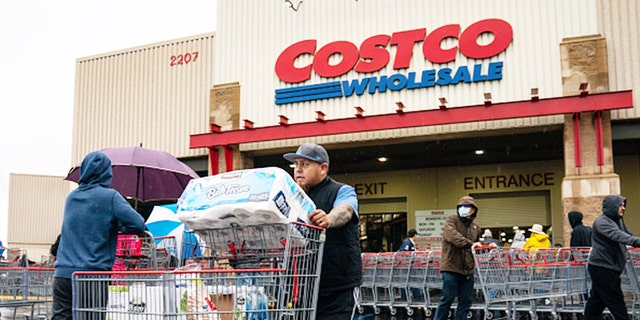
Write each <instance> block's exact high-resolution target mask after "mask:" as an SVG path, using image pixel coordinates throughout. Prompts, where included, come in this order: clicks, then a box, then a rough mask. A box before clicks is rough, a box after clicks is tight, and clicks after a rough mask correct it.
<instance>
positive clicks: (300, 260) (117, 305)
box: [72, 223, 325, 320]
mask: <svg viewBox="0 0 640 320" xmlns="http://www.w3.org/2000/svg"><path fill="white" fill-rule="evenodd" d="M197 232H198V234H199V235H200V237H201V238H202V239H203V240H204V242H205V243H206V244H207V246H209V247H210V248H211V249H214V250H213V251H211V261H213V263H214V264H213V267H209V266H208V265H202V264H194V265H188V266H185V267H183V268H179V269H176V270H173V271H166V270H165V271H161V270H158V271H154V270H148V271H118V272H115V271H114V272H76V273H74V275H73V280H72V281H73V285H74V293H77V294H74V301H73V312H74V318H78V319H86V318H106V319H111V320H118V319H141V320H142V319H145V320H147V319H165V318H179V319H187V320H218V319H220V320H231V319H245V320H253V319H274V320H275V319H301V320H302V319H314V318H315V307H316V304H317V297H318V284H319V280H320V271H321V262H322V252H323V248H324V238H325V231H324V229H322V228H317V227H314V226H309V225H303V224H298V223H291V224H269V225H260V226H233V227H229V228H222V229H208V230H198V231H197ZM303 234H304V236H303Z"/></svg>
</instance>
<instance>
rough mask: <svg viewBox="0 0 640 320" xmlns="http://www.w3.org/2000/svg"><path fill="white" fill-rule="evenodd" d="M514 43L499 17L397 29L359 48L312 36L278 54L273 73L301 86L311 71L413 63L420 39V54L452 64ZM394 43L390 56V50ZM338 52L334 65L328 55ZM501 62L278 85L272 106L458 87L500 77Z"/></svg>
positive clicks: (332, 73)
mask: <svg viewBox="0 0 640 320" xmlns="http://www.w3.org/2000/svg"><path fill="white" fill-rule="evenodd" d="M486 33H490V34H492V35H493V40H492V41H491V43H488V44H486V45H481V44H479V43H478V39H479V37H480V36H481V35H483V34H486ZM450 38H452V39H456V40H457V46H453V47H451V48H442V43H443V41H444V40H445V39H450ZM512 41H513V29H512V27H511V25H510V24H509V23H508V22H506V21H504V20H500V19H485V20H480V21H477V22H475V23H473V24H471V25H470V26H468V27H467V28H465V29H464V30H462V28H461V26H460V25H459V24H449V25H445V26H442V27H439V28H437V29H435V30H433V31H431V32H429V33H427V29H426V28H422V29H414V30H406V31H399V32H395V33H393V34H392V35H386V34H381V35H374V36H371V37H369V38H367V39H365V40H364V41H363V42H362V43H361V44H360V46H357V45H356V44H354V43H351V42H349V41H335V42H331V43H328V44H325V45H324V46H322V47H321V48H319V49H318V48H317V47H318V41H317V40H315V39H309V40H303V41H300V42H296V43H294V44H292V45H290V46H289V47H288V48H286V49H285V50H284V51H283V52H282V53H281V54H280V56H279V57H278V59H277V61H276V65H275V72H276V75H277V76H278V78H279V79H280V80H281V81H283V82H286V83H290V84H299V83H303V82H305V81H307V80H309V79H311V76H312V74H315V75H317V76H319V77H322V78H327V79H330V78H336V77H340V76H343V75H346V74H347V73H350V72H355V73H358V74H370V73H373V72H377V71H380V70H382V69H384V68H386V67H387V66H388V65H389V63H392V64H393V70H403V69H408V68H409V67H411V58H412V57H413V55H414V54H416V53H415V52H414V48H415V47H416V45H417V44H420V43H422V53H421V54H422V56H423V57H424V59H425V60H426V61H429V62H431V63H433V64H445V63H450V62H455V61H456V58H457V57H458V55H459V54H460V55H463V56H465V57H467V58H469V59H477V60H482V59H487V58H491V57H494V56H496V55H498V54H500V53H502V52H503V51H505V50H506V49H507V48H508V47H509V45H510V44H511V42H512ZM391 46H393V47H395V55H394V56H393V57H392V56H391V52H390V50H389V48H390V47H391ZM306 55H310V56H312V57H313V60H312V63H311V64H308V65H305V66H301V67H297V66H296V60H298V59H299V58H300V57H303V56H306ZM333 56H340V57H341V60H340V61H339V62H337V63H335V64H331V63H330V58H331V57H333ZM502 68H503V62H502V61H494V62H490V63H486V64H485V63H483V62H479V63H477V64H474V65H473V66H467V65H461V66H457V67H456V68H449V67H443V68H434V69H427V70H422V72H406V73H401V72H398V73H395V74H390V75H380V76H374V77H364V78H357V79H352V80H343V81H330V82H325V83H317V84H308V85H297V86H293V87H287V88H282V89H277V90H276V91H275V103H276V104H288V103H295V102H303V101H311V100H320V99H329V98H338V97H349V96H352V95H353V94H356V95H363V94H365V93H368V94H376V93H382V92H386V91H387V90H390V91H400V90H411V89H421V88H429V87H434V86H448V85H457V84H461V83H474V82H483V81H494V80H501V79H502Z"/></svg>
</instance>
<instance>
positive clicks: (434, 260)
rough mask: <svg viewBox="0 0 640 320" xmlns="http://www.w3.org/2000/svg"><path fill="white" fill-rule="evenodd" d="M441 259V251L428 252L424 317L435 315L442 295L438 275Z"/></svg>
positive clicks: (440, 276) (440, 280) (439, 275)
mask: <svg viewBox="0 0 640 320" xmlns="http://www.w3.org/2000/svg"><path fill="white" fill-rule="evenodd" d="M441 259H442V251H440V250H432V251H430V252H429V256H428V259H427V271H426V273H427V275H426V276H427V278H426V284H427V285H426V290H425V292H426V293H427V308H426V309H425V315H426V316H430V315H431V314H433V313H435V310H436V308H437V307H438V303H439V302H440V296H441V294H442V275H441V274H440V262H441Z"/></svg>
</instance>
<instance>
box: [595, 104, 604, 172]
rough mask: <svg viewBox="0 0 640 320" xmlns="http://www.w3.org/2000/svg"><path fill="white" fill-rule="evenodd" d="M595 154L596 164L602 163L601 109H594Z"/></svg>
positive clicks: (601, 164) (600, 164)
mask: <svg viewBox="0 0 640 320" xmlns="http://www.w3.org/2000/svg"><path fill="white" fill-rule="evenodd" d="M596 148H597V149H596V154H597V158H598V165H599V166H600V167H602V166H603V165H604V145H603V143H602V111H596Z"/></svg>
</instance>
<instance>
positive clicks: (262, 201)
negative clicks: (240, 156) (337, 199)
mask: <svg viewBox="0 0 640 320" xmlns="http://www.w3.org/2000/svg"><path fill="white" fill-rule="evenodd" d="M314 209H315V204H314V203H313V201H312V200H311V199H310V198H309V197H308V196H307V195H306V193H305V192H304V191H303V190H302V188H300V186H298V184H297V183H296V182H295V181H294V180H293V178H292V177H291V176H290V175H289V174H288V173H287V172H286V171H284V170H282V169H280V168H277V167H267V168H256V169H245V170H236V171H231V172H226V173H221V174H217V175H214V176H209V177H204V178H198V179H192V180H191V181H190V182H189V184H188V185H187V187H186V188H185V190H184V191H183V193H182V196H181V197H180V199H178V210H177V213H178V218H179V219H180V221H182V222H183V223H184V224H185V225H186V226H188V227H189V228H191V229H193V230H206V229H218V228H227V227H230V226H251V225H262V224H270V223H289V222H294V221H298V222H302V223H307V224H310V222H309V219H308V215H309V213H311V211H313V210H314Z"/></svg>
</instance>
